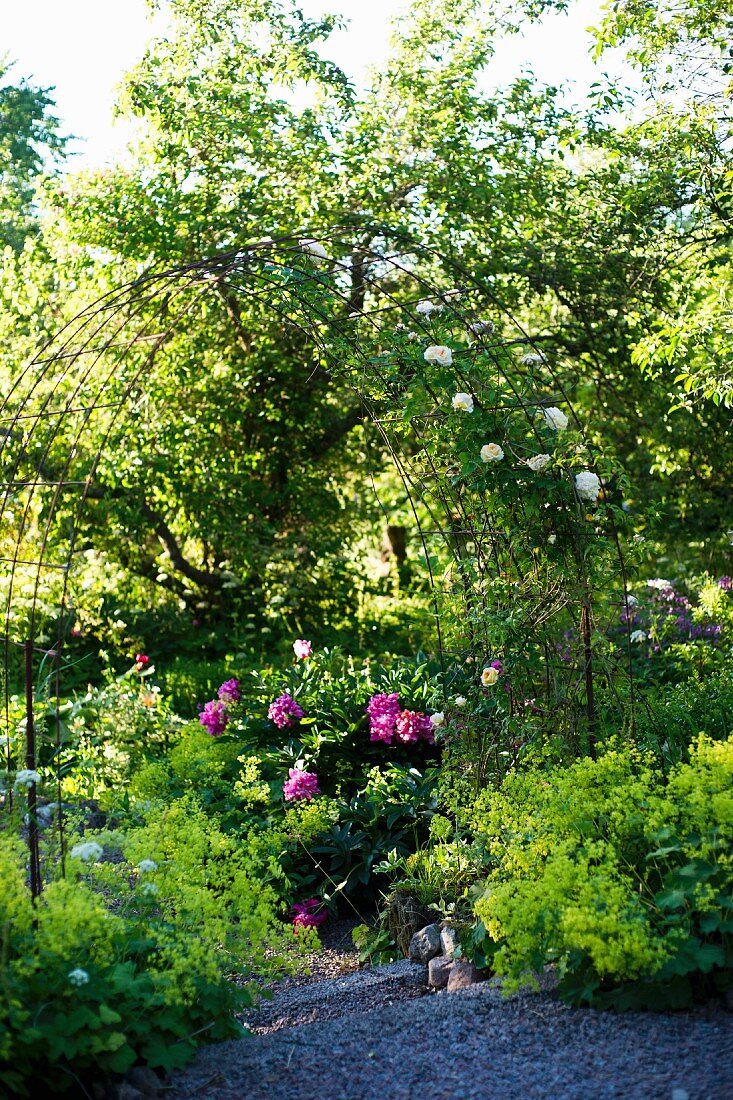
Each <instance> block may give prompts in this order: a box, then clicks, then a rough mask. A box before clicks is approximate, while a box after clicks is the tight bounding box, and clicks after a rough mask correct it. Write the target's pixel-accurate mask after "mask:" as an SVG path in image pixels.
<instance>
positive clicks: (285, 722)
mask: <svg viewBox="0 0 733 1100" xmlns="http://www.w3.org/2000/svg"><path fill="white" fill-rule="evenodd" d="M267 717H268V718H269V719H270V721H272V722H274V723H275V725H276V726H277V728H278V729H281V730H282V729H286V728H287V727H288V726H294V725H295V723H296V722H297V721H298V720H299V719H300V718H302V717H303V709H302V707H299V706H298V704H297V703H296V702H295V699H292V698H291V697H290V696H289V695H288V693H287V691H286V692H285V693H284V694H283V695H280V696H279V697H278V698H277V699H276V700H275V702H274V703H270V708H269V710H268V711H267Z"/></svg>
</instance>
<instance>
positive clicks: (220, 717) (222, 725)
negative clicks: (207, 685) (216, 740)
mask: <svg viewBox="0 0 733 1100" xmlns="http://www.w3.org/2000/svg"><path fill="white" fill-rule="evenodd" d="M228 721H229V715H228V714H227V708H226V707H225V706H224V704H223V703H222V702H221V701H219V700H217V699H211V700H210V701H209V702H208V703H207V704H206V706H205V707H204V709H203V710H202V711H201V714H200V715H199V722H200V723H201V725H202V726H204V727H205V728H206V730H207V731H208V732H209V734H210V735H211V736H212V737H219V735H220V734H222V733H223V732H224V730H225V729H226V728H227V722H228Z"/></svg>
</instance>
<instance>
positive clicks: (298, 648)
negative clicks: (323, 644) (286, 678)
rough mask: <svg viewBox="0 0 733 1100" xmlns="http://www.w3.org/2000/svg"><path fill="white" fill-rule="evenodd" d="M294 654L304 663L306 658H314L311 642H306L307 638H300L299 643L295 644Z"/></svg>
mask: <svg viewBox="0 0 733 1100" xmlns="http://www.w3.org/2000/svg"><path fill="white" fill-rule="evenodd" d="M293 653H294V654H295V656H296V657H297V658H298V660H301V661H302V660H304V659H305V658H306V657H312V656H313V646H312V645H311V644H310V642H306V640H305V638H298V640H297V641H295V642H293Z"/></svg>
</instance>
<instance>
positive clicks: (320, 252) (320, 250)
mask: <svg viewBox="0 0 733 1100" xmlns="http://www.w3.org/2000/svg"><path fill="white" fill-rule="evenodd" d="M300 247H301V248H302V249H303V251H304V252H307V254H308V255H309V256H316V257H317V258H318V259H319V260H327V259H328V253H327V252H326V249H325V248H324V247H323V245H322V244H321V242H320V241H315V240H313V238H312V237H305V238H304V239H303V240H302V241H301V242H300Z"/></svg>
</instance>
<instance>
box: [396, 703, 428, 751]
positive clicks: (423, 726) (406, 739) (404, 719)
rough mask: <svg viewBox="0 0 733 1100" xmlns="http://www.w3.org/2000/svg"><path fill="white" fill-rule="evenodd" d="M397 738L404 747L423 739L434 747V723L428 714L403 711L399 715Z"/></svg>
mask: <svg viewBox="0 0 733 1100" xmlns="http://www.w3.org/2000/svg"><path fill="white" fill-rule="evenodd" d="M395 737H396V738H397V740H398V741H401V742H402V744H403V745H409V744H410V742H412V741H419V740H420V739H421V738H422V739H423V740H425V741H429V742H430V744H431V745H432V744H433V742H434V740H435V738H434V737H433V723H432V722H431V721H430V718H429V717H428V715H427V714H420V713H419V711H416V710H403V711H401V712H400V713H399V714H398V715H397V720H396V722H395Z"/></svg>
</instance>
